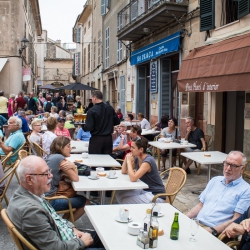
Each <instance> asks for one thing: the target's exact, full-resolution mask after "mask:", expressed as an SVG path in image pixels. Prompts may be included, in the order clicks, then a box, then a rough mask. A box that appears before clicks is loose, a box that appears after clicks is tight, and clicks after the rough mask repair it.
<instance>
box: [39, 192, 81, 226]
mask: <svg viewBox="0 0 250 250" xmlns="http://www.w3.org/2000/svg"><path fill="white" fill-rule="evenodd" d="M44 198H45V199H46V200H47V201H48V202H51V201H52V200H57V199H66V200H67V201H68V204H69V209H65V210H60V211H56V213H57V214H66V213H69V215H70V218H71V222H72V223H73V224H74V225H75V219H74V212H75V211H76V208H72V204H71V201H70V199H69V198H68V197H66V196H64V195H57V196H52V197H44Z"/></svg>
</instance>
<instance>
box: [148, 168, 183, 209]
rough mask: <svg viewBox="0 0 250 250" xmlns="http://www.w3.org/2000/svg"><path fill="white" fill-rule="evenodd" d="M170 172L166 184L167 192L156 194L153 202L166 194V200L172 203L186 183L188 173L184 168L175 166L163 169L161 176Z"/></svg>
mask: <svg viewBox="0 0 250 250" xmlns="http://www.w3.org/2000/svg"><path fill="white" fill-rule="evenodd" d="M168 172H169V176H168V179H167V182H166V184H165V190H166V193H162V194H157V195H155V196H154V198H153V199H152V202H155V201H156V199H157V198H159V197H162V196H166V202H167V203H170V204H171V205H172V204H173V202H174V199H175V197H176V195H177V193H178V192H179V191H180V190H181V189H182V188H183V186H184V185H185V183H186V180H187V174H186V172H185V170H183V169H182V168H177V167H173V168H169V169H167V170H165V171H163V172H162V173H161V174H160V176H165V174H166V173H168Z"/></svg>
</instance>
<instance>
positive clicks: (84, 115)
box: [83, 114, 87, 122]
mask: <svg viewBox="0 0 250 250" xmlns="http://www.w3.org/2000/svg"><path fill="white" fill-rule="evenodd" d="M86 117H87V114H83V122H85V121H86Z"/></svg>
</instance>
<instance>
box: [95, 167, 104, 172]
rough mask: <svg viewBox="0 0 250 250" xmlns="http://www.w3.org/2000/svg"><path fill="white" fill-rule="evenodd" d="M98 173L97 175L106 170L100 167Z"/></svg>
mask: <svg viewBox="0 0 250 250" xmlns="http://www.w3.org/2000/svg"><path fill="white" fill-rule="evenodd" d="M96 172H97V173H101V172H104V168H100V167H98V168H96Z"/></svg>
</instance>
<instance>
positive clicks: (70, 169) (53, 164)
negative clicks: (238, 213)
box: [45, 136, 90, 221]
mask: <svg viewBox="0 0 250 250" xmlns="http://www.w3.org/2000/svg"><path fill="white" fill-rule="evenodd" d="M71 149H72V148H71V146H70V139H69V138H68V137H64V136H58V137H57V138H55V139H54V141H53V142H52V144H51V146H50V153H51V154H50V155H49V156H48V158H47V159H46V163H47V164H48V166H49V168H50V169H51V173H52V174H53V178H52V182H51V188H50V191H49V192H47V193H45V196H54V195H56V193H57V188H58V186H59V182H60V180H61V178H62V176H64V177H67V180H68V181H69V182H71V181H79V176H78V171H77V167H76V165H75V164H74V163H73V162H70V161H68V160H67V159H66V157H69V156H70V152H71ZM65 180H66V179H65ZM69 199H70V201H71V204H72V208H76V211H75V212H74V219H75V221H76V220H77V219H78V218H80V217H81V216H82V215H83V214H84V212H85V211H84V206H85V205H86V204H87V205H89V204H90V202H89V200H88V199H86V198H85V197H84V196H82V195H77V194H76V195H75V196H74V197H70V198H69ZM50 204H51V205H52V207H53V208H54V209H55V210H56V211H60V210H66V209H68V202H67V200H65V199H56V200H52V201H51V202H50ZM63 218H64V219H67V220H70V216H69V214H64V215H63Z"/></svg>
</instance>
